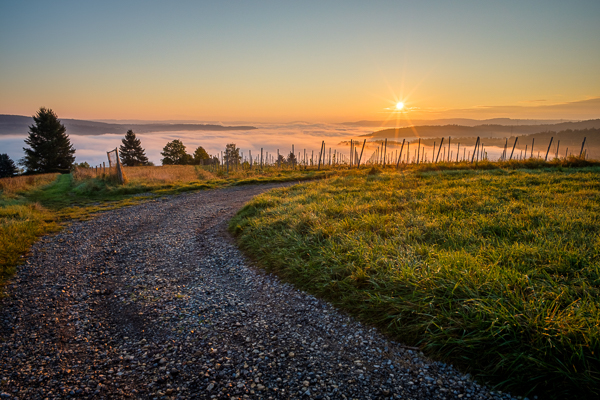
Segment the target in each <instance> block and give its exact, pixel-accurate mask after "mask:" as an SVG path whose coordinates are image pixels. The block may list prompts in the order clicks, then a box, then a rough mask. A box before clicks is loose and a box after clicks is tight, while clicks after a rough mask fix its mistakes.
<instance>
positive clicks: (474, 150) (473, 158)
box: [471, 136, 479, 163]
mask: <svg viewBox="0 0 600 400" xmlns="http://www.w3.org/2000/svg"><path fill="white" fill-rule="evenodd" d="M477 146H479V136H477V140H476V141H475V148H474V149H473V156H472V157H471V163H472V162H473V161H475V152H476V151H477Z"/></svg>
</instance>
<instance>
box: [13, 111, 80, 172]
mask: <svg viewBox="0 0 600 400" xmlns="http://www.w3.org/2000/svg"><path fill="white" fill-rule="evenodd" d="M33 121H34V122H35V124H34V125H32V126H30V127H29V136H28V137H27V139H25V144H27V145H29V146H31V148H26V147H24V148H23V150H24V151H25V157H24V158H23V159H22V160H21V161H20V163H21V164H22V165H24V166H25V168H27V172H34V173H47V172H63V173H66V172H69V171H70V170H71V168H72V167H73V162H75V155H74V154H75V149H74V148H73V146H72V145H71V141H70V140H69V135H67V134H66V128H65V126H64V125H63V124H61V123H60V121H59V120H58V117H57V116H56V114H55V113H54V111H52V110H50V109H46V108H44V107H42V108H40V110H39V111H38V112H37V114H36V115H34V116H33Z"/></svg>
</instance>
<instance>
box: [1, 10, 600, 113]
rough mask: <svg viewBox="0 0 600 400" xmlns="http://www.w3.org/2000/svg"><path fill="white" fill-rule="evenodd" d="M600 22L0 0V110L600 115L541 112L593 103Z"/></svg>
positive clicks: (540, 14)
mask: <svg viewBox="0 0 600 400" xmlns="http://www.w3.org/2000/svg"><path fill="white" fill-rule="evenodd" d="M599 21H600V1H598V0H591V1H568V2H566V1H548V0H546V1H522V0H521V1H506V0H505V1H499V2H482V1H438V2H432V1H418V2H417V1H368V2H367V1H348V0H345V1H314V2H311V1H301V2H300V1H298V2H291V1H290V2H288V1H286V2H282V1H189V2H185V1H168V2H167V1H156V2H153V1H123V0H121V1H116V2H113V1H102V2H87V1H83V2H82V1H43V2H42V1H40V2H37V1H5V0H0V113H2V114H20V115H33V114H34V113H35V112H36V110H37V109H39V107H41V106H45V107H49V108H52V109H53V110H54V111H55V112H57V114H58V115H59V117H61V118H80V119H147V120H168V119H179V120H180V119H190V120H192V119H193V120H203V121H223V122H227V121H264V122H276V121H292V120H306V121H326V122H342V121H356V120H361V119H370V120H381V119H386V118H387V117H388V116H389V114H390V112H391V111H389V110H388V109H389V108H390V107H392V106H393V104H394V103H395V101H397V100H402V101H404V102H405V103H406V105H407V107H409V110H410V111H409V112H408V114H407V115H408V116H409V117H410V118H428V117H431V118H439V117H458V116H471V115H476V116H477V118H486V117H497V116H507V117H511V116H513V117H518V118H527V117H528V116H529V117H535V118H542V117H545V118H551V117H554V118H577V119H585V118H600V110H594V109H593V108H592V110H591V111H590V110H589V108H590V107H589V106H588V110H587V111H582V112H580V113H574V114H569V112H567V111H564V112H563V111H561V112H560V113H559V112H557V111H556V108H554V109H553V108H552V107H549V108H548V110H554V111H548V112H546V111H544V110H546V108H544V107H547V106H551V105H555V104H562V103H571V102H578V101H581V100H586V99H592V98H598V97H600V73H599V71H600V22H599ZM577 104H578V103H577ZM482 106H484V107H482ZM500 106H502V107H505V108H496V107H500ZM506 107H508V108H506ZM571 108H573V107H571ZM473 110H475V113H473V112H472V111H473ZM511 110H512V111H511ZM540 110H542V111H544V112H542V113H540ZM529 111H531V112H529ZM528 113H529V114H528ZM544 113H545V114H544ZM505 114H506V115H505ZM588 114H589V115H588Z"/></svg>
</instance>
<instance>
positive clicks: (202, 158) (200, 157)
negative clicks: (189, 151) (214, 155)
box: [194, 146, 210, 165]
mask: <svg viewBox="0 0 600 400" xmlns="http://www.w3.org/2000/svg"><path fill="white" fill-rule="evenodd" d="M209 159H210V156H209V155H208V153H207V152H206V150H204V148H203V147H202V146H198V148H197V149H196V151H194V164H196V165H200V164H208V162H207V161H206V160H209Z"/></svg>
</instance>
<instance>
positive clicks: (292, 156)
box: [287, 151, 296, 165]
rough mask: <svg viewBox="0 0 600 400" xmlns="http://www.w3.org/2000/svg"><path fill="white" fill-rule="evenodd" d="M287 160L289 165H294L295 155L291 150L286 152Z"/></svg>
mask: <svg viewBox="0 0 600 400" xmlns="http://www.w3.org/2000/svg"><path fill="white" fill-rule="evenodd" d="M287 162H288V163H289V164H290V165H296V155H295V154H294V153H292V152H291V151H290V154H288V157H287Z"/></svg>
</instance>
